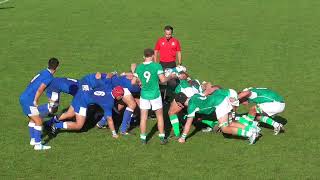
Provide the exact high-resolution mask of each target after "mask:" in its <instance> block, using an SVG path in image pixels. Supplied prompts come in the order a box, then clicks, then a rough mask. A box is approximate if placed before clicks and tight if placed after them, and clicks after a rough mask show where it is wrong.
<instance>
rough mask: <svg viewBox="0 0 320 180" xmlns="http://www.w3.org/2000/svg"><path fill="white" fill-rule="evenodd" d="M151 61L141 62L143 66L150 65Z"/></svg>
mask: <svg viewBox="0 0 320 180" xmlns="http://www.w3.org/2000/svg"><path fill="white" fill-rule="evenodd" d="M152 62H153V61H147V62H143V64H151V63H152Z"/></svg>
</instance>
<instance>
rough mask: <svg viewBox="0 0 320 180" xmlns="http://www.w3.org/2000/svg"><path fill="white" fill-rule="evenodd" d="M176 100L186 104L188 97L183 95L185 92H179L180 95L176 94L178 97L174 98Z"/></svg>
mask: <svg viewBox="0 0 320 180" xmlns="http://www.w3.org/2000/svg"><path fill="white" fill-rule="evenodd" d="M174 100H175V101H176V102H179V103H181V104H184V103H185V102H186V101H187V100H188V97H187V96H186V95H185V94H184V93H183V92H179V93H178V94H176V96H175V97H174Z"/></svg>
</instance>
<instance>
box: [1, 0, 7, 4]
mask: <svg viewBox="0 0 320 180" xmlns="http://www.w3.org/2000/svg"><path fill="white" fill-rule="evenodd" d="M8 1H9V0H3V1H0V4H3V3H6V2H8Z"/></svg>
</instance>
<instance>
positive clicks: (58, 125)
mask: <svg viewBox="0 0 320 180" xmlns="http://www.w3.org/2000/svg"><path fill="white" fill-rule="evenodd" d="M55 124H56V128H58V129H63V122H61V121H59V122H56V123H55Z"/></svg>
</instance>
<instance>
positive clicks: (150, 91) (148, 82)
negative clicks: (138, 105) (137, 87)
mask: <svg viewBox="0 0 320 180" xmlns="http://www.w3.org/2000/svg"><path fill="white" fill-rule="evenodd" d="M160 74H163V69H162V66H161V65H160V64H159V63H155V62H144V63H142V64H139V65H138V67H137V68H136V71H135V73H134V75H135V76H136V77H137V78H139V79H140V81H141V98H143V99H146V100H153V99H156V98H158V97H160V95H161V94H160V88H159V75H160Z"/></svg>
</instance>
